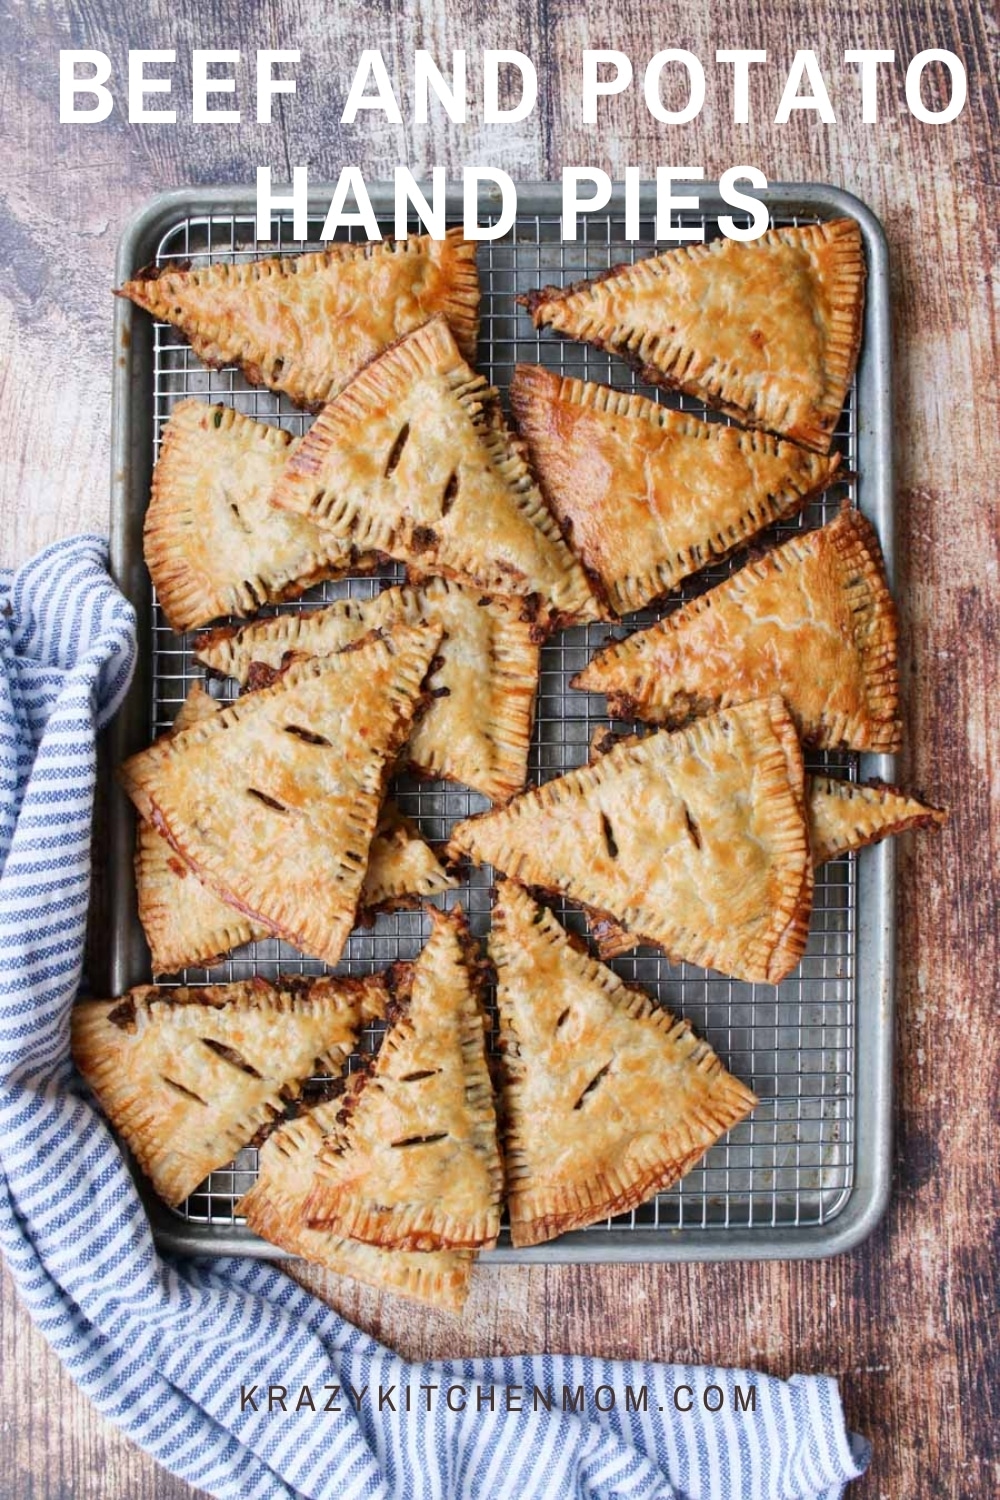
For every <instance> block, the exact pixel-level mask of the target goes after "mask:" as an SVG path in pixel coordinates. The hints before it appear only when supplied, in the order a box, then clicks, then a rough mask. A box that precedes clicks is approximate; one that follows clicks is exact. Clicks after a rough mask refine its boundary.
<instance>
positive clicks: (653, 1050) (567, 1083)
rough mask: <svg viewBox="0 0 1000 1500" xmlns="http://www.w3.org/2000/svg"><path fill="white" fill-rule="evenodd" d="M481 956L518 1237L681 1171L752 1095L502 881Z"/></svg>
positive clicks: (639, 1197)
mask: <svg viewBox="0 0 1000 1500" xmlns="http://www.w3.org/2000/svg"><path fill="white" fill-rule="evenodd" d="M490 955H491V957H492V959H493V962H494V963H495V965H496V971H497V1004H498V1006H499V1010H500V1026H501V1039H502V1042H503V1059H504V1084H503V1117H504V1121H505V1139H504V1157H505V1162H506V1171H507V1208H508V1213H509V1215H510V1232H511V1239H512V1240H513V1243H514V1244H515V1245H516V1246H521V1245H537V1244H540V1243H541V1242H542V1241H543V1240H551V1239H554V1238H555V1236H556V1235H559V1234H565V1233H567V1232H568V1231H569V1230H572V1229H582V1228H583V1227H584V1226H585V1225H587V1224H593V1223H595V1222H596V1221H597V1220H599V1219H605V1218H608V1217H611V1216H612V1215H614V1214H622V1213H627V1212H628V1211H629V1210H630V1209H633V1208H635V1207H636V1206H637V1205H638V1204H640V1203H643V1202H645V1200H646V1199H647V1198H651V1197H652V1196H653V1195H654V1194H655V1193H658V1192H662V1191H663V1190H664V1189H665V1188H667V1187H669V1186H670V1185H671V1184H672V1183H674V1182H676V1181H677V1179H678V1178H680V1177H683V1176H684V1174H685V1173H686V1172H688V1171H690V1169H691V1168H692V1167H693V1166H694V1164H695V1163H696V1162H697V1161H698V1160H699V1158H700V1157H701V1156H703V1155H704V1153H705V1152H706V1151H707V1150H708V1148H709V1147H710V1146H712V1145H714V1143H715V1142H716V1141H717V1140H718V1139H719V1137H720V1136H721V1135H722V1134H723V1132H724V1131H726V1130H728V1129H730V1127H731V1126H733V1125H735V1124H736V1122H737V1121H738V1120H741V1119H742V1118H743V1117H744V1115H746V1114H748V1113H749V1111H750V1110H751V1109H753V1107H754V1105H755V1104H756V1103H757V1100H756V1098H755V1096H754V1095H753V1094H752V1093H751V1092H750V1090H749V1089H747V1088H744V1086H743V1085H742V1084H741V1083H739V1082H738V1081H737V1080H736V1079H735V1078H733V1077H732V1075H731V1074H729V1073H727V1072H726V1070H725V1068H724V1067H723V1066H722V1064H721V1062H720V1061H719V1059H718V1058H717V1057H716V1055H715V1053H714V1052H713V1051H712V1049H711V1047H709V1045H708V1043H707V1042H702V1041H699V1040H698V1038H697V1037H696V1036H694V1034H693V1033H692V1032H691V1031H690V1029H689V1028H688V1025H687V1023H686V1022H685V1021H678V1020H675V1019H674V1017H673V1016H671V1015H669V1014H668V1013H667V1012H666V1011H665V1010H663V1009H662V1008H661V1007H660V1006H659V1005H656V1004H654V1003H653V1002H652V1001H651V1000H650V999H649V998H648V997H647V996H646V995H645V994H643V992H642V991H641V990H636V989H630V988H629V987H628V986H627V985H626V984H624V983H623V982H622V980H620V979H619V978H618V976H617V974H614V973H613V972H612V971H611V970H610V969H608V968H605V966H604V965H603V964H600V963H597V962H595V961H594V960H593V959H592V958H590V957H588V956H587V954H585V953H581V952H579V951H578V950H577V949H576V948H575V947H574V946H573V945H572V943H571V941H570V938H569V936H568V934H567V933H566V932H564V931H563V929H562V927H560V925H559V923H558V922H557V921H556V919H555V917H554V916H553V915H552V913H551V912H549V911H545V910H543V909H542V908H541V907H538V906H536V905H535V903H534V902H533V901H532V900H531V899H530V897H529V896H528V895H527V894H526V892H525V891H523V890H522V889H521V888H520V887H519V886H517V885H515V884H514V883H513V882H512V881H509V880H507V881H504V883H503V884H502V885H501V887H500V892H499V896H498V902H497V907H496V909H495V911H494V914H493V931H492V933H491V936H490Z"/></svg>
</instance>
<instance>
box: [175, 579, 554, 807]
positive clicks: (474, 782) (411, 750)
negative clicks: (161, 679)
mask: <svg viewBox="0 0 1000 1500" xmlns="http://www.w3.org/2000/svg"><path fill="white" fill-rule="evenodd" d="M394 620H407V621H409V622H410V623H412V624H416V623H417V622H418V621H421V620H426V621H428V622H430V623H431V624H434V625H440V627H441V629H442V630H443V632H444V638H443V640H442V642H441V647H440V650H439V652H438V656H437V658H436V660H435V664H434V668H433V670H432V672H431V674H430V677H429V678H428V683H427V687H428V691H429V692H430V694H431V702H430V704H429V705H428V708H427V711H426V713H424V714H423V715H422V716H421V718H420V720H419V722H418V723H417V725H416V727H415V728H414V731H413V734H412V735H411V737H410V741H409V744H408V745H407V748H406V752H405V755H406V758H407V759H408V760H409V762H410V763H411V764H412V765H414V766H415V767H416V768H417V769H418V770H420V771H422V772H423V773H425V774H426V775H428V776H435V777H438V776H440V777H447V778H450V779H451V780H454V781H461V782H463V783H464V784H465V785H466V786H471V787H473V788H474V789H475V790H476V791H478V792H482V793H483V794H484V796H487V797H489V798H491V799H492V800H493V801H495V802H496V801H502V800H503V799H504V798H506V797H509V796H511V794H512V793H514V792H517V791H520V790H521V788H522V787H523V786H524V783H525V779H526V777H527V770H528V747H529V745H530V743H531V729H532V724H533V721H534V711H535V694H536V691H537V688H538V663H539V652H540V644H539V636H540V631H539V628H538V626H537V624H536V623H535V622H534V621H533V620H532V618H531V612H530V610H527V611H526V610H525V607H524V603H523V601H508V600H504V599H491V598H489V597H487V596H484V595H483V594H482V593H478V592H476V591H475V590H472V589H467V588H462V587H460V586H459V585H458V584H457V583H451V582H449V581H448V580H447V579H444V578H435V579H431V580H429V581H427V582H425V583H421V584H419V585H416V586H404V587H397V588H389V589H385V590H384V591H383V592H382V593H381V594H378V595H376V596H375V598H373V599H369V600H365V601H360V600H357V599H344V600H341V601H339V602H338V603H336V604H330V605H328V606H327V607H326V608H324V609H316V610H303V611H301V612H297V613H295V614H282V615H276V616H275V617H274V618H273V619H270V620H255V621H254V622H253V623H252V624H250V625H244V626H241V627H227V626H222V627H220V628H219V629H216V630H211V631H208V632H206V634H205V635H203V636H200V637H199V638H198V639H197V640H196V641H195V655H196V657H197V658H198V660H199V661H201V662H204V664H205V665H206V666H207V667H210V668H211V669H212V670H213V671H215V672H222V673H223V674H224V675H226V676H227V677H235V678H236V680H237V681H238V682H240V683H241V684H244V685H245V684H246V683H247V682H248V681H250V680H252V679H251V673H252V669H253V668H254V666H255V664H257V665H258V666H261V667H268V668H271V669H273V670H280V668H281V666H282V664H283V662H284V661H285V658H286V656H287V655H288V654H289V653H293V654H296V655H304V656H326V655H328V654H329V653H330V652H331V651H339V650H341V649H342V648H343V647H344V646H346V645H349V644H350V643H351V642H352V641H355V640H358V639H359V638H360V637H361V636H363V635H365V634H367V632H368V631H369V630H373V629H378V628H381V627H382V626H384V625H387V624H389V623H391V622H392V621H394ZM257 675H259V674H257Z"/></svg>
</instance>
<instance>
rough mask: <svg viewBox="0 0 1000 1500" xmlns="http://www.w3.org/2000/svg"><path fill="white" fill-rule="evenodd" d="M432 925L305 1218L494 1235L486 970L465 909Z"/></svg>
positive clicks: (424, 1235)
mask: <svg viewBox="0 0 1000 1500" xmlns="http://www.w3.org/2000/svg"><path fill="white" fill-rule="evenodd" d="M430 916H431V919H432V921H433V924H434V925H433V928H432V931H431V935H430V937H429V938H428V940H427V943H426V944H425V946H424V948H423V950H422V951H421V953H420V955H419V956H418V958H417V959H416V962H415V964H414V965H413V973H412V987H411V990H410V993H409V995H408V996H407V997H404V998H403V999H402V1001H401V1002H399V1004H398V1007H397V1008H395V1011H396V1013H395V1014H391V1015H390V1028H389V1030H388V1032H387V1033H386V1035H385V1038H384V1040H383V1042H382V1045H381V1047H380V1049H379V1052H378V1055H377V1057H376V1059H375V1063H374V1066H373V1068H372V1070H371V1073H370V1075H369V1076H368V1077H367V1078H364V1079H359V1080H358V1084H357V1085H355V1086H354V1090H353V1092H352V1093H351V1094H350V1095H349V1097H348V1099H347V1101H346V1105H345V1112H344V1118H343V1130H342V1135H341V1137H340V1138H339V1139H338V1140H336V1141H331V1142H329V1143H328V1144H327V1145H326V1146H325V1147H324V1149H323V1150H322V1152H321V1153H320V1159H319V1167H318V1171H317V1175H316V1179H315V1182H314V1184H313V1190H312V1193H311V1194H310V1197H309V1199H308V1201H307V1203H306V1207H305V1211H304V1214H305V1219H306V1221H307V1223H309V1224H310V1225H311V1226H312V1227H313V1228H322V1229H328V1230H331V1231H333V1232H335V1233H337V1234H346V1235H349V1236H350V1237H352V1238H354V1239H359V1240H364V1241H365V1242H366V1243H368V1244H372V1245H383V1246H387V1247H391V1248H395V1249H398V1250H440V1249H478V1248H480V1247H483V1246H489V1245H493V1244H495V1243H496V1238H497V1233H498V1231H499V1228H500V1196H501V1187H502V1180H503V1172H502V1167H501V1164H500V1155H499V1150H498V1146H497V1133H496V1116H495V1111H494V1106H493V1089H492V1085H491V1083H490V1075H489V1069H488V1067H487V1062H486V1050H485V1018H484V1013H483V1009H482V1005H481V1003H480V994H479V991H480V986H481V975H480V972H479V968H480V965H479V962H478V960H477V958H476V957H475V955H474V952H473V950H474V946H475V945H474V944H473V942H472V939H471V938H470V937H469V933H468V928H467V926H466V924H465V920H464V918H463V917H462V915H461V913H460V912H458V911H455V912H451V913H448V914H445V913H443V912H437V911H431V913H430Z"/></svg>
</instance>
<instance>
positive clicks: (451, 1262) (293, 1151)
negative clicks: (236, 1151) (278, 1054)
mask: <svg viewBox="0 0 1000 1500" xmlns="http://www.w3.org/2000/svg"><path fill="white" fill-rule="evenodd" d="M342 1108H343V1100H342V1099H333V1100H330V1101H329V1102H328V1103H326V1104H320V1105H319V1106H318V1107H317V1108H316V1109H313V1110H310V1111H309V1113H308V1114H304V1115H301V1116H300V1117H299V1118H298V1119H295V1120H290V1121H289V1122H288V1123H287V1124H286V1125H281V1126H279V1128H278V1129H277V1130H275V1131H274V1132H273V1133H272V1134H271V1135H270V1136H268V1138H267V1140H266V1141H265V1142H264V1145H263V1146H262V1147H261V1150H260V1169H259V1175H258V1178H257V1181H256V1182H255V1183H254V1185H253V1187H252V1188H251V1189H250V1191H249V1193H247V1195H246V1197H244V1198H243V1199H241V1201H240V1202H239V1203H238V1204H237V1207H236V1211H237V1213H240V1214H245V1215H246V1220H247V1224H248V1225H249V1227H250V1228H251V1229H252V1230H253V1231H254V1233H255V1234H259V1235H260V1236H261V1237H262V1238H263V1239H265V1240H268V1241H269V1242H270V1243H271V1244H272V1245H277V1246H279V1247H280V1248H281V1249H282V1250H288V1251H289V1252H290V1253H291V1254H292V1255H300V1256H301V1257H302V1258H303V1260H308V1261H311V1262H312V1263H313V1265H317V1266H324V1267H325V1268H326V1269H327V1270H328V1271H333V1272H334V1273H335V1274H336V1275H338V1276H350V1277H352V1278H353V1279H354V1280H355V1281H363V1282H365V1284H366V1285H368V1286H374V1287H377V1288H378V1289H379V1290H380V1291H389V1292H396V1293H398V1294H399V1296H401V1297H408V1298H410V1299H411V1300H412V1301H414V1302H423V1303H425V1304H426V1305H427V1306H428V1307H440V1308H444V1309H445V1310H446V1311H448V1312H461V1310H462V1307H463V1305H464V1303H465V1299H466V1297H467V1296H468V1291H469V1282H470V1280H471V1277H472V1267H473V1264H474V1261H475V1255H474V1253H473V1252H472V1251H469V1250H437V1251H433V1250H428V1251H413V1250H383V1249H382V1248H381V1247H380V1246H378V1245H366V1244H364V1243H363V1241H361V1240H350V1239H343V1238H341V1237H340V1236H338V1235H335V1234H328V1233H327V1232H326V1231H325V1230H322V1229H310V1228H309V1227H308V1226H307V1225H306V1223H305V1222H304V1220H303V1217H302V1210H303V1208H304V1206H305V1202H306V1199H307V1198H308V1196H309V1193H310V1191H311V1190H312V1183H313V1176H314V1173H315V1171H316V1161H317V1157H318V1156H319V1153H320V1151H321V1150H322V1149H323V1147H324V1145H325V1143H326V1142H327V1140H328V1138H332V1139H334V1140H335V1139H336V1137H337V1134H338V1129H337V1117H338V1115H339V1113H340V1111H341V1109H342Z"/></svg>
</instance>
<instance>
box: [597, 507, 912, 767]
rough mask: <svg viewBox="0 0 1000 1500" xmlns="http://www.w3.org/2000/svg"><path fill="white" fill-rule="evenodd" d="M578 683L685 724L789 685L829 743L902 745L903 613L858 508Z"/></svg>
mask: <svg viewBox="0 0 1000 1500" xmlns="http://www.w3.org/2000/svg"><path fill="white" fill-rule="evenodd" d="M572 686H573V687H578V688H585V689H586V690H587V691H588V692H592V693H605V694H607V698H608V711H609V712H610V713H611V714H612V716H617V717H620V718H624V719H646V720H649V721H650V722H652V723H656V724H665V725H667V726H670V727H676V726H678V725H680V724H684V723H686V722H687V721H688V720H689V719H690V718H691V717H692V715H695V714H699V713H705V712H707V711H708V710H711V709H714V708H719V707H722V708H725V707H728V706H729V705H730V704H733V703H742V702H745V701H746V700H748V699H751V698H759V697H762V696H763V695H765V694H768V693H780V694H781V695H782V697H783V698H784V699H785V702H786V703H787V704H788V707H789V709H790V710H791V712H792V714H793V716H794V718H795V721H796V724H797V725H798V728H799V731H800V733H801V735H802V738H803V739H804V740H805V742H806V743H807V744H810V745H816V746H819V747H821V748H823V749H841V748H846V749H850V750H872V751H883V752H886V753H888V752H892V751H895V750H898V749H899V748H900V744H901V741H902V726H901V724H900V720H899V677H898V663H897V625H896V609H895V605H894V604H893V601H892V596H891V595H890V593H889V587H888V584H887V583H886V578H885V568H884V564H883V561H882V553H881V549H880V548H879V544H878V537H877V536H876V534H875V529H874V527H873V526H872V525H871V522H870V521H867V520H866V519H865V517H864V516H862V515H861V514H860V512H859V511H856V510H852V509H850V508H849V507H845V508H844V509H843V510H842V511H841V512H840V514H839V515H838V516H837V518H836V520H834V521H831V522H830V523H829V525H827V526H823V527H821V528H820V529H819V530H816V531H809V532H805V533H803V534H802V535H799V536H794V537H792V539H791V540H790V541H788V542H785V543H784V544H783V545H782V546H780V547H776V548H775V549H774V550H773V551H772V552H768V553H767V554H766V555H765V556H764V557H762V558H760V559H759V560H757V561H754V562H750V563H748V564H747V566H746V567H744V568H742V569H741V570H740V571H739V572H738V573H734V574H733V576H732V577H731V578H728V579H726V581H725V582H724V583H720V584H718V585H717V586H716V587H715V588H714V589H710V590H709V591H708V593H707V594H702V595H701V596H700V597H699V598H697V599H692V600H691V601H690V602H689V603H688V604H685V605H684V606H683V607H682V608H681V609H678V610H676V611H675V612H674V613H673V614H670V615H667V616H666V618H665V619H663V620H660V621H659V622H658V623H657V624H656V625H652V626H650V627H649V628H648V629H646V630H638V631H636V632H635V634H634V635H630V636H627V637H626V638H625V639H624V640H622V641H615V642H613V643H612V644H611V645H609V646H607V647H605V649H604V650H603V651H600V652H598V654H597V655H596V656H595V657H594V659H593V661H591V662H590V664H589V665H588V666H587V667H585V668H584V670H583V671H582V672H580V673H578V674H577V676H576V677H574V678H573V680H572Z"/></svg>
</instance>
